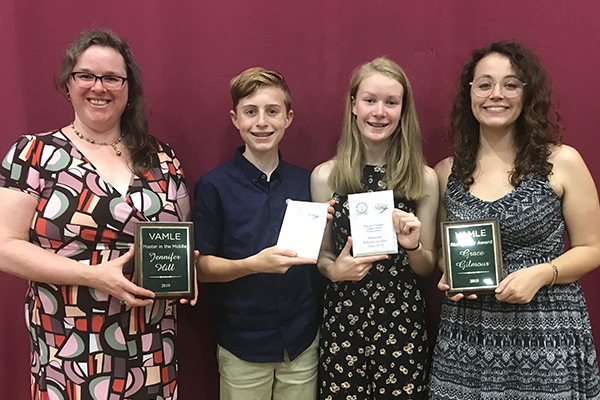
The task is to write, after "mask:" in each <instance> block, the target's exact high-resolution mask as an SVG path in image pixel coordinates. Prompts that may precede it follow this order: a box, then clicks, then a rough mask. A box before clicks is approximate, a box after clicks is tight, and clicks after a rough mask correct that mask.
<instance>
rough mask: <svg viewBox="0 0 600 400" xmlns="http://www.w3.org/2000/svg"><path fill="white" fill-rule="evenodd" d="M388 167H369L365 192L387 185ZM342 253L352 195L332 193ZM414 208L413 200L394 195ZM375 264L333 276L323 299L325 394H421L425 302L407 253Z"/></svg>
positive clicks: (326, 399) (325, 399)
mask: <svg viewBox="0 0 600 400" xmlns="http://www.w3.org/2000/svg"><path fill="white" fill-rule="evenodd" d="M384 174H385V167H378V166H370V165H367V166H365V167H364V169H363V187H364V188H365V192H366V191H377V190H385V189H386V184H385V180H384ZM333 198H334V199H335V204H334V209H335V213H334V216H333V221H332V222H333V226H332V227H333V235H334V245H335V252H336V255H339V253H340V252H341V251H342V249H343V248H344V246H345V245H346V242H347V240H348V236H349V235H350V221H349V217H348V216H349V209H348V201H347V200H348V196H339V195H337V194H334V196H333ZM394 203H395V206H396V208H399V209H401V210H404V211H406V212H413V213H414V212H415V210H416V205H415V202H414V201H410V200H406V199H398V198H396V199H394ZM390 257H391V258H390V259H389V260H383V261H380V262H377V263H375V264H374V265H373V267H372V268H371V270H370V271H369V273H368V274H367V275H366V276H365V277H364V278H363V279H362V280H361V281H358V282H352V281H341V282H330V283H329V285H328V286H327V289H326V291H325V298H324V302H323V321H322V324H321V337H320V346H319V347H320V355H319V365H320V371H319V375H320V377H319V378H320V381H321V383H320V386H319V398H320V399H322V400H332V399H339V400H342V399H343V400H349V399H352V400H361V399H422V398H423V397H424V394H425V386H426V382H427V380H426V378H427V374H426V369H427V358H428V351H429V348H428V344H427V330H426V326H425V301H424V299H423V296H422V293H421V289H420V284H419V281H418V276H417V275H416V274H415V273H414V272H413V271H412V269H411V268H410V266H409V265H408V255H407V254H406V251H405V250H404V249H402V247H400V252H399V253H398V254H393V255H391V256H390Z"/></svg>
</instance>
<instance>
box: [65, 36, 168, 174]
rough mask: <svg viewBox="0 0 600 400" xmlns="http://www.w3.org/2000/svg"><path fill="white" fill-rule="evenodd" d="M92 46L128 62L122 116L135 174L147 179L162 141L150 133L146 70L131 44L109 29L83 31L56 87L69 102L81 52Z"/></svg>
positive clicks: (67, 54) (67, 59) (67, 52)
mask: <svg viewBox="0 0 600 400" xmlns="http://www.w3.org/2000/svg"><path fill="white" fill-rule="evenodd" d="M91 46H101V47H109V48H111V49H114V50H116V51H117V52H118V53H119V54H121V56H123V60H124V61H125V70H126V72H127V85H128V98H127V107H125V110H124V111H123V114H121V132H123V143H124V144H125V146H126V147H127V149H128V150H129V154H130V156H131V164H132V165H131V167H132V170H133V173H134V174H136V175H137V176H139V177H140V178H143V176H144V173H145V172H146V171H147V169H148V167H149V166H150V164H151V162H152V155H153V154H156V152H157V150H158V148H159V142H158V140H157V139H156V138H155V137H154V136H152V135H150V134H148V119H147V118H146V109H147V105H148V101H147V100H146V97H145V96H144V92H143V88H142V71H141V70H140V67H139V66H138V64H137V63H136V61H135V59H134V58H133V54H132V53H131V49H130V48H129V45H128V44H127V42H126V41H125V40H124V39H123V38H121V37H120V36H119V35H117V34H116V33H114V32H112V31H110V30H108V29H94V30H90V31H87V32H83V33H82V34H80V35H79V36H78V37H77V38H76V39H75V40H74V41H73V43H71V44H70V45H69V47H68V48H67V51H66V52H65V56H64V57H63V60H62V65H61V67H60V70H59V71H58V72H57V74H56V76H55V77H54V84H55V86H56V89H57V90H58V91H59V92H61V93H62V94H63V96H64V97H65V98H67V99H68V88H67V84H68V83H69V79H71V72H73V68H75V64H77V59H78V58H79V56H80V55H81V53H83V52H84V51H85V50H87V49H88V48H89V47H91Z"/></svg>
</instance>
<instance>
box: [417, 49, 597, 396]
mask: <svg viewBox="0 0 600 400" xmlns="http://www.w3.org/2000/svg"><path fill="white" fill-rule="evenodd" d="M552 109H553V108H552V104H551V96H550V90H549V87H548V82H547V79H546V74H545V71H544V69H543V68H542V67H541V65H540V63H539V62H538V60H537V58H536V57H535V55H533V54H532V53H531V52H530V51H529V50H528V49H526V48H525V47H523V46H522V45H521V44H519V43H515V42H497V43H493V44H491V45H490V46H488V47H486V48H484V49H480V50H477V51H475V52H474V53H473V57H472V59H471V61H469V63H467V64H466V65H465V67H464V68H463V70H462V74H461V78H460V89H459V92H458V94H457V96H456V100H455V102H454V105H453V109H452V123H451V138H452V142H453V145H454V155H453V156H452V157H450V158H447V159H445V160H443V161H441V162H440V163H439V164H438V165H437V166H436V168H435V169H436V173H437V174H438V178H439V182H440V190H441V192H442V193H441V194H442V199H443V202H441V206H440V219H441V220H442V221H444V220H446V219H447V220H449V221H459V220H473V219H481V218H497V219H498V220H499V223H500V232H501V233H500V235H501V243H502V259H503V268H504V279H503V280H502V281H501V282H500V284H499V286H498V288H496V289H495V292H494V293H492V294H478V295H474V294H470V295H469V294H457V295H454V296H450V297H449V298H446V299H444V303H443V306H442V313H441V322H440V328H439V335H438V339H437V344H436V347H435V351H434V355H433V363H432V370H431V380H430V395H429V398H430V399H460V400H464V399H528V400H530V399H592V398H593V399H596V398H599V397H600V387H599V384H598V379H599V378H598V365H597V361H596V353H595V349H594V342H593V339H592V333H591V328H590V321H589V317H588V311H587V307H586V303H585V299H584V296H583V293H582V290H581V287H580V285H579V283H578V282H577V280H578V279H579V278H581V277H582V276H584V275H585V274H587V273H588V272H590V271H592V270H593V269H594V268H596V267H597V266H598V264H599V263H600V208H599V206H598V197H597V192H596V187H595V185H594V182H593V180H592V177H591V175H590V173H589V171H588V169H587V167H586V166H585V163H584V162H583V160H582V158H581V156H580V155H579V153H577V151H575V150H574V149H573V148H571V147H569V146H566V145H562V144H560V141H559V139H560V131H559V126H558V125H557V124H556V123H554V122H552V120H551V118H550V117H549V112H550V111H551V110H552ZM557 117H558V115H557ZM565 230H566V232H567V234H568V236H569V243H570V249H569V250H568V251H565V250H564V246H565V241H564V233H565ZM438 287H439V288H440V289H441V290H448V289H449V286H448V285H447V283H446V277H445V276H443V277H442V279H441V280H440V283H439V284H438Z"/></svg>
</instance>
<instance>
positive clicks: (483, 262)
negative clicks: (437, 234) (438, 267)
mask: <svg viewBox="0 0 600 400" xmlns="http://www.w3.org/2000/svg"><path fill="white" fill-rule="evenodd" d="M441 228H442V251H443V254H444V262H445V273H446V281H447V282H446V283H447V284H448V286H450V289H449V290H448V293H449V294H451V295H452V294H456V293H461V292H464V293H466V294H469V293H485V292H488V293H490V292H493V291H494V289H495V288H496V287H498V284H499V283H500V281H501V280H502V279H503V278H504V272H503V269H502V249H501V245H500V225H499V223H498V219H496V218H489V219H480V220H471V221H455V222H442V223H441Z"/></svg>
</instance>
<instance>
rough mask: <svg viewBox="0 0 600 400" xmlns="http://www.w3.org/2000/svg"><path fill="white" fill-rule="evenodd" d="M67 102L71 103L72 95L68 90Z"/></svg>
mask: <svg viewBox="0 0 600 400" xmlns="http://www.w3.org/2000/svg"><path fill="white" fill-rule="evenodd" d="M67 100H69V101H71V93H69V91H68V90H67Z"/></svg>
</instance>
